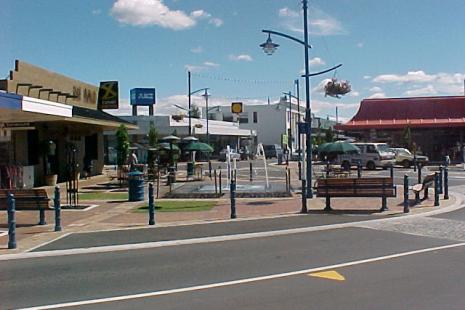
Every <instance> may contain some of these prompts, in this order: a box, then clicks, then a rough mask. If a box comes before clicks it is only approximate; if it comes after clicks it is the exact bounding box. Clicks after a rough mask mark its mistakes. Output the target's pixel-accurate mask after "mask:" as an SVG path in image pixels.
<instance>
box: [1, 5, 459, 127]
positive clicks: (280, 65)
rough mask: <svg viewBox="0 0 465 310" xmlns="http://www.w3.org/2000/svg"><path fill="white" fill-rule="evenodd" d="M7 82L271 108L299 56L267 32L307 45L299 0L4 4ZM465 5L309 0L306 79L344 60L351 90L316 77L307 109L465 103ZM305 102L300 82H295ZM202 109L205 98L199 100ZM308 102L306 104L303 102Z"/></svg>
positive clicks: (346, 111)
mask: <svg viewBox="0 0 465 310" xmlns="http://www.w3.org/2000/svg"><path fill="white" fill-rule="evenodd" d="M1 7H2V9H1V10H0V20H1V21H2V27H1V28H2V30H1V31H0V42H2V47H1V48H0V60H1V61H0V78H4V77H6V76H7V75H8V72H9V70H11V69H12V68H13V66H14V60H15V59H21V60H24V61H27V62H29V63H32V64H35V65H38V66H41V67H44V68H47V69H49V70H52V71H55V72H59V73H62V74H65V75H68V76H70V77H74V78H77V79H80V80H83V81H86V82H90V83H93V84H95V85H98V83H99V81H102V80H118V81H119V82H120V97H121V98H122V102H121V110H120V111H118V112H117V113H119V114H121V113H123V114H124V113H128V111H129V106H128V105H127V98H128V97H129V90H130V89H131V88H134V87H155V88H156V89H157V101H158V102H157V106H156V108H155V111H156V112H157V113H170V112H174V111H176V108H174V107H173V104H178V105H184V106H186V105H187V98H186V93H187V70H188V69H189V70H191V71H192V89H193V90H195V89H199V88H204V87H209V88H210V89H211V90H210V93H211V95H212V96H211V98H210V105H211V106H213V105H217V104H222V105H223V104H230V103H231V102H232V101H243V102H246V103H266V101H267V98H268V97H270V100H271V101H272V102H275V101H277V100H278V99H279V96H280V95H281V93H282V92H287V91H289V90H291V91H294V86H293V81H294V80H295V79H296V78H298V77H299V75H300V74H301V72H302V70H303V67H304V61H303V48H302V47H301V46H300V45H299V44H296V43H294V42H292V41H289V40H286V39H284V38H279V37H273V41H274V42H275V43H278V44H280V47H279V48H278V50H277V51H276V52H275V54H274V55H272V56H267V55H265V54H264V53H263V51H262V50H261V49H260V48H259V47H258V45H259V44H261V43H263V42H264V41H265V40H266V35H265V34H263V33H261V30H262V29H271V30H276V31H280V32H285V33H287V34H290V35H292V36H295V37H298V38H302V36H303V34H302V28H303V26H302V8H301V1H299V0H280V1H278V0H234V1H232V0H99V1H95V0H94V1H92V0H79V1H63V0H2V1H1ZM464 13H465V1H463V0H445V1H439V0H421V1H420V0H409V1H405V0H389V1H373V0H337V1H323V0H315V1H309V24H310V32H311V33H310V43H311V44H312V46H313V48H312V50H311V51H310V57H311V59H312V60H311V65H310V71H312V72H315V71H321V70H323V69H325V68H327V67H331V66H333V65H336V64H339V63H342V64H343V67H341V68H340V69H339V70H338V71H337V72H336V75H335V76H336V77H337V78H338V79H343V80H344V79H346V80H349V81H350V83H351V84H352V89H353V91H352V93H350V94H348V95H346V96H344V97H343V98H342V99H335V98H330V97H325V96H324V94H323V93H322V91H321V82H322V80H324V79H328V78H331V77H333V74H332V73H329V74H326V75H323V76H319V77H314V78H312V80H311V88H312V94H311V100H312V111H313V112H314V113H315V114H316V115H319V116H322V117H326V116H327V115H330V116H331V117H333V116H334V115H335V107H336V105H337V106H338V107H339V112H340V116H341V118H343V119H349V118H350V117H352V116H353V115H354V113H355V112H356V111H357V107H358V104H359V103H360V101H361V100H362V99H364V98H370V97H411V96H431V95H463V92H464V82H463V81H464V78H465V63H464V61H463V55H464V52H465V36H464V34H463V31H464V29H465V18H464V17H463V16H464ZM300 84H301V89H300V93H301V97H303V96H304V94H305V91H304V87H303V86H304V80H303V79H302V78H300ZM194 101H195V102H196V103H197V104H198V105H200V106H201V105H202V104H203V102H204V101H203V99H202V98H201V97H198V98H195V99H194ZM302 102H303V101H302Z"/></svg>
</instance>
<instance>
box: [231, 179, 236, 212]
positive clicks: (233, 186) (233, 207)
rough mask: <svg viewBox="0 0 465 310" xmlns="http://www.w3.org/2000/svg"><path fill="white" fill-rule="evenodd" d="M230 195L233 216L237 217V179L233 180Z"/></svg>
mask: <svg viewBox="0 0 465 310" xmlns="http://www.w3.org/2000/svg"><path fill="white" fill-rule="evenodd" d="M229 195H230V199H231V218H232V219H235V218H236V217H237V215H236V181H235V180H231V185H230V189H229Z"/></svg>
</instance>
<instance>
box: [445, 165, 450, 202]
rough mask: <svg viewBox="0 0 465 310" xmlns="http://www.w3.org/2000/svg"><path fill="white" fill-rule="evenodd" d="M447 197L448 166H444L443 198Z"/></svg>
mask: <svg viewBox="0 0 465 310" xmlns="http://www.w3.org/2000/svg"><path fill="white" fill-rule="evenodd" d="M447 199H449V168H447V166H446V167H444V200H447Z"/></svg>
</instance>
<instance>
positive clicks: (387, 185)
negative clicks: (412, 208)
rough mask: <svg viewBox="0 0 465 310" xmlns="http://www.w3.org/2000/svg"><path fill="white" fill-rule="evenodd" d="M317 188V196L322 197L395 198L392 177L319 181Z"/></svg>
mask: <svg viewBox="0 0 465 310" xmlns="http://www.w3.org/2000/svg"><path fill="white" fill-rule="evenodd" d="M316 188H317V195H318V196H320V197H321V196H334V197H337V196H339V197H351V196H355V197H357V196H358V197H376V196H384V195H385V196H395V187H394V180H393V179H392V178H390V177H380V178H344V179H338V178H326V179H318V180H317V184H316Z"/></svg>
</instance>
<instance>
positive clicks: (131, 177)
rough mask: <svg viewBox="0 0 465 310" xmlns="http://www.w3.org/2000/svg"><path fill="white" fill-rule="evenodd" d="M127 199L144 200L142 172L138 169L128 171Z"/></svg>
mask: <svg viewBox="0 0 465 310" xmlns="http://www.w3.org/2000/svg"><path fill="white" fill-rule="evenodd" d="M128 191H129V201H143V200H144V174H143V173H142V172H140V171H132V172H129V173H128Z"/></svg>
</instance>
